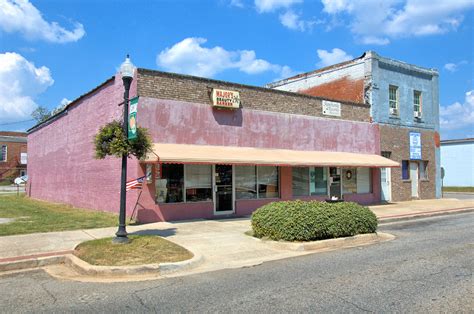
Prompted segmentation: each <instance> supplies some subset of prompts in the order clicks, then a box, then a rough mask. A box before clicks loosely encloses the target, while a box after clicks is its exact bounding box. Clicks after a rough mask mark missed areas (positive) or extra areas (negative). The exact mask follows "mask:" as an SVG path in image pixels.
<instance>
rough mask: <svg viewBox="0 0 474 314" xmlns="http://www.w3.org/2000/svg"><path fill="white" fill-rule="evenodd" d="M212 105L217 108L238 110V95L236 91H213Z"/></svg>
mask: <svg viewBox="0 0 474 314" xmlns="http://www.w3.org/2000/svg"><path fill="white" fill-rule="evenodd" d="M212 105H213V106H214V107H219V108H230V109H237V108H240V94H239V92H236V91H231V90H224V89H215V88H214V89H213V90H212Z"/></svg>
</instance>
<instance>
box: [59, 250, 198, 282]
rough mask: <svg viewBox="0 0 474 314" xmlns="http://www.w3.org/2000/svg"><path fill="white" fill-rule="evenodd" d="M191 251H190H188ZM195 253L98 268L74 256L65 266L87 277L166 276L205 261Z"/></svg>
mask: <svg viewBox="0 0 474 314" xmlns="http://www.w3.org/2000/svg"><path fill="white" fill-rule="evenodd" d="M188 251H189V250H188ZM190 252H191V253H193V255H194V256H193V257H192V258H191V259H188V260H185V261H181V262H174V263H159V264H147V265H137V266H96V265H91V264H89V263H87V262H86V261H83V260H82V259H80V258H78V257H77V256H75V255H73V254H68V255H66V256H65V261H64V263H65V265H66V266H69V267H71V268H73V269H74V270H76V271H77V272H79V273H80V274H82V275H87V276H107V277H111V276H127V275H128V276H129V275H166V274H170V273H173V272H176V271H180V270H186V269H190V268H193V267H195V266H197V265H199V264H201V263H202V262H203V261H204V258H203V256H202V255H201V254H197V253H194V252H192V251H190Z"/></svg>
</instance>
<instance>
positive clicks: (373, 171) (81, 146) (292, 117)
mask: <svg viewBox="0 0 474 314" xmlns="http://www.w3.org/2000/svg"><path fill="white" fill-rule="evenodd" d="M130 95H131V97H134V96H137V95H139V101H138V110H137V122H138V124H139V125H140V126H143V127H146V128H148V130H149V133H150V135H151V137H152V139H153V142H154V147H153V151H152V152H150V154H148V156H147V158H146V159H144V160H136V159H134V158H130V159H129V162H128V180H130V179H135V178H137V177H141V176H143V175H146V176H147V184H146V185H145V187H144V190H143V191H142V193H141V196H140V199H139V200H138V203H139V205H138V207H137V208H138V209H137V215H138V219H139V220H140V221H143V222H150V221H167V220H179V219H191V218H212V217H222V215H224V216H240V215H247V214H250V213H251V212H252V211H253V210H255V209H256V208H258V207H260V206H262V205H263V204H266V203H268V202H272V201H276V200H288V199H317V200H324V199H327V198H328V197H339V198H340V197H343V198H344V199H345V200H349V201H357V202H360V203H363V204H373V203H378V202H380V168H381V167H383V168H384V169H385V168H388V167H398V166H399V164H398V163H397V162H393V161H392V160H389V159H387V158H384V157H382V156H380V151H381V148H380V128H379V125H377V124H374V123H371V122H370V109H371V108H370V105H367V104H364V103H361V102H350V101H341V102H336V101H330V99H327V98H321V97H315V96H311V95H304V94H297V93H292V92H287V91H279V90H273V89H268V88H262V87H255V86H248V85H241V84H234V83H229V82H223V81H217V80H210V79H205V78H199V77H193V76H187V75H179V74H173V73H166V72H160V71H152V70H147V69H138V70H137V71H136V73H135V78H134V80H133V82H132V86H131V90H130ZM122 97H123V83H122V80H121V78H120V76H119V75H116V76H114V77H111V78H110V79H108V80H107V81H105V82H104V83H103V84H102V85H100V86H98V87H96V88H95V89H94V90H92V91H90V92H88V93H87V94H85V95H83V96H81V97H79V98H78V99H76V100H75V101H73V102H72V103H71V104H69V105H68V106H66V107H65V108H64V109H63V110H62V111H61V112H58V113H57V114H56V115H54V116H53V117H51V118H50V119H48V120H47V121H44V122H43V123H40V124H38V125H37V126H35V127H33V128H32V129H30V130H29V131H28V149H29V154H30V160H29V167H30V169H29V186H28V189H27V193H28V194H29V195H30V196H31V197H33V198H38V199H44V200H49V201H54V202H63V203H68V204H71V205H75V206H79V207H88V208H95V209H99V210H107V211H115V212H117V211H118V209H119V191H120V165H121V161H120V159H118V158H112V157H108V158H106V159H104V160H96V159H94V157H93V156H94V148H93V138H94V135H95V134H96V133H97V131H98V129H99V128H100V127H101V126H102V125H104V124H105V123H107V122H110V121H111V120H113V119H121V115H122V108H121V107H119V106H118V104H119V103H121V102H122ZM229 104H230V107H232V108H229V106H228V105H229ZM328 104H330V105H331V111H325V110H324V108H325V107H327V105H328ZM223 105H225V106H226V108H222V106H223ZM234 105H235V106H234ZM138 196H139V192H138V191H130V192H128V193H127V213H128V215H130V214H131V211H132V209H133V207H134V205H135V203H136V202H137V198H138Z"/></svg>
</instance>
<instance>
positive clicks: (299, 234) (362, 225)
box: [252, 200, 377, 241]
mask: <svg viewBox="0 0 474 314" xmlns="http://www.w3.org/2000/svg"><path fill="white" fill-rule="evenodd" d="M252 229H253V232H254V235H255V236H256V237H259V238H262V237H268V238H270V239H272V240H285V241H312V240H321V239H329V238H339V237H347V236H353V235H356V234H361V233H372V232H375V230H377V217H376V216H375V214H374V213H373V212H372V211H370V209H369V208H367V207H364V206H361V205H359V204H356V203H352V202H341V203H326V202H317V201H308V202H306V201H300V200H297V201H284V202H273V203H270V204H267V205H264V206H262V207H260V208H259V209H257V210H256V211H255V212H254V213H253V214H252Z"/></svg>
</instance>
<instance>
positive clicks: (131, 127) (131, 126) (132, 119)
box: [128, 97, 138, 140]
mask: <svg viewBox="0 0 474 314" xmlns="http://www.w3.org/2000/svg"><path fill="white" fill-rule="evenodd" d="M137 108H138V97H135V98H132V99H130V107H129V111H128V139H129V140H134V139H136V138H137Z"/></svg>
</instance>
